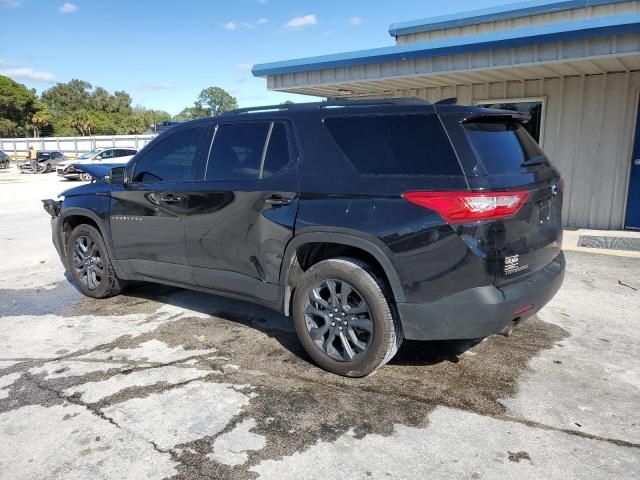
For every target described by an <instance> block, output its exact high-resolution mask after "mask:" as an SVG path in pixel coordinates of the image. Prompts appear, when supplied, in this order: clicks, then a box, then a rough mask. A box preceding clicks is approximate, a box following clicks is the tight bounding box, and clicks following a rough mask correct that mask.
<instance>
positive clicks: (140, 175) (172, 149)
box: [133, 127, 202, 182]
mask: <svg viewBox="0 0 640 480" xmlns="http://www.w3.org/2000/svg"><path fill="white" fill-rule="evenodd" d="M201 133H202V128H201V127H194V128H188V129H185V130H180V131H178V132H176V133H174V134H173V135H170V136H169V137H167V138H165V139H163V140H161V141H160V142H159V143H158V144H157V145H155V146H154V147H153V148H151V150H149V151H148V152H147V153H146V154H145V155H144V156H143V157H142V158H140V159H139V160H138V161H137V162H136V167H135V173H134V175H133V181H134V182H175V181H181V180H193V179H194V178H195V171H196V167H197V158H198V144H199V142H200V136H201Z"/></svg>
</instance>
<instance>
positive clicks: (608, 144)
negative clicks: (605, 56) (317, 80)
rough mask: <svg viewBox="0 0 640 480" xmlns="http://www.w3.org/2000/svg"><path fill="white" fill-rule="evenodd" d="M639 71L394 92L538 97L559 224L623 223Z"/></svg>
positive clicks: (465, 98) (469, 98)
mask: <svg viewBox="0 0 640 480" xmlns="http://www.w3.org/2000/svg"><path fill="white" fill-rule="evenodd" d="M639 91H640V72H632V73H619V74H618V73H616V74H607V75H587V76H580V77H567V78H551V79H544V80H543V79H540V80H527V81H522V82H494V83H483V84H474V85H458V86H454V87H438V88H426V89H421V90H417V91H416V90H413V89H412V90H411V91H404V90H398V91H395V92H393V94H392V96H415V95H416V93H417V95H418V96H419V97H421V98H424V99H426V100H430V101H432V102H435V101H438V100H441V99H444V98H449V97H457V98H458V102H459V103H461V104H472V103H477V102H478V101H482V100H499V99H521V98H535V99H538V98H542V99H544V104H545V112H544V118H543V134H542V135H543V138H542V144H543V145H542V146H543V148H544V150H545V151H546V153H547V154H548V155H549V156H550V158H551V159H552V160H553V162H554V163H555V164H556V166H557V167H558V168H559V169H560V171H561V172H562V173H563V175H564V177H565V181H566V194H565V208H564V216H565V218H564V224H565V225H566V226H568V227H588V228H603V229H617V228H622V227H623V225H624V218H625V213H626V199H627V191H628V183H629V173H630V168H631V160H632V159H631V156H632V144H633V140H634V133H635V128H634V126H635V119H636V114H637V106H638V93H639Z"/></svg>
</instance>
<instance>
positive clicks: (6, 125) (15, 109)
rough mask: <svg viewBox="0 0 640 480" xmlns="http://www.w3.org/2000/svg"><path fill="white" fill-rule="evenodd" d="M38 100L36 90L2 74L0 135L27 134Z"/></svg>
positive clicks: (0, 79) (0, 87) (0, 80)
mask: <svg viewBox="0 0 640 480" xmlns="http://www.w3.org/2000/svg"><path fill="white" fill-rule="evenodd" d="M36 102H37V97H36V94H35V92H34V91H32V90H29V89H28V88H27V87H25V86H24V85H22V84H20V83H17V82H15V81H13V80H12V79H10V78H9V77H5V76H2V75H0V136H2V137H13V136H19V135H24V134H27V132H28V131H29V125H30V121H31V116H32V115H33V114H34V113H35V110H36Z"/></svg>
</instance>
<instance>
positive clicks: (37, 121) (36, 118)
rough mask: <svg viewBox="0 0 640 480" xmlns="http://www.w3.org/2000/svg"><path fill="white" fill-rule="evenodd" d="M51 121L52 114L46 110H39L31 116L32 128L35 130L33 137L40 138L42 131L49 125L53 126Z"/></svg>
mask: <svg viewBox="0 0 640 480" xmlns="http://www.w3.org/2000/svg"><path fill="white" fill-rule="evenodd" d="M51 120H52V117H51V113H50V112H49V111H48V110H46V109H43V110H38V111H37V112H36V113H34V114H33V115H32V116H31V127H32V128H33V136H34V137H36V138H37V137H39V136H40V131H41V130H42V129H43V128H44V127H46V126H47V125H49V124H51Z"/></svg>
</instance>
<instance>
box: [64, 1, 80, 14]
mask: <svg viewBox="0 0 640 480" xmlns="http://www.w3.org/2000/svg"><path fill="white" fill-rule="evenodd" d="M77 10H78V6H77V5H76V4H74V3H69V2H64V3H63V4H62V6H61V7H60V12H62V13H73V12H75V11H77Z"/></svg>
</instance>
